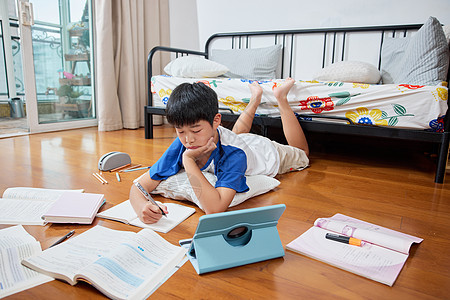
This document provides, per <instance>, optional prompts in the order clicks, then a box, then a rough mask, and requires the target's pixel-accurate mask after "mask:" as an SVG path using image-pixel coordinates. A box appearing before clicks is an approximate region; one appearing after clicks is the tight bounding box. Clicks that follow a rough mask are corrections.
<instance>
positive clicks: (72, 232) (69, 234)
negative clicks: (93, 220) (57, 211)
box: [49, 230, 75, 248]
mask: <svg viewBox="0 0 450 300" xmlns="http://www.w3.org/2000/svg"><path fill="white" fill-rule="evenodd" d="M74 233H75V230H71V231H70V232H69V233H68V234H66V235H65V236H63V237H62V238H60V239H59V240H57V241H56V242H55V243H54V244H53V245H51V246H50V247H49V248H51V247H53V246H56V245H58V244H61V243H62V242H64V241H65V240H67V239H68V238H70V237H71V236H72V235H73V234H74Z"/></svg>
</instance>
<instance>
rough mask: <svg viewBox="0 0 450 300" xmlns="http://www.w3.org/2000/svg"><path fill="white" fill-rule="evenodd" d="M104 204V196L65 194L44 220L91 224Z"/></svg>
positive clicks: (45, 215)
mask: <svg viewBox="0 0 450 300" xmlns="http://www.w3.org/2000/svg"><path fill="white" fill-rule="evenodd" d="M104 203H105V198H104V195H103V194H91V193H75V192H65V193H63V194H62V195H61V196H60V197H59V198H58V200H57V201H56V202H55V203H54V204H53V205H52V206H51V207H50V209H49V210H48V211H47V212H46V213H45V214H44V215H43V218H44V221H45V222H50V223H78V224H91V223H92V221H93V220H94V218H95V215H96V214H97V212H98V210H99V208H100V207H101V206H102V205H103V204H104Z"/></svg>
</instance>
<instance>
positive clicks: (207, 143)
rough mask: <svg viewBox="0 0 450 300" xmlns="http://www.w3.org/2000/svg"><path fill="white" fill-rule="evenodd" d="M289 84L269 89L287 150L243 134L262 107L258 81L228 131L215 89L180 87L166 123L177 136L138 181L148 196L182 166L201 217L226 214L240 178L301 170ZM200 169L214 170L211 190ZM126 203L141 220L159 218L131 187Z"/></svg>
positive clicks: (303, 147) (302, 150)
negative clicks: (214, 182) (241, 111)
mask: <svg viewBox="0 0 450 300" xmlns="http://www.w3.org/2000/svg"><path fill="white" fill-rule="evenodd" d="M294 83H295V82H294V80H293V79H292V78H288V79H286V81H285V82H284V83H283V84H282V85H281V86H279V87H276V88H275V89H274V95H275V97H276V99H277V101H278V104H279V109H280V115H281V121H282V124H283V132H284V135H285V137H286V140H287V142H288V144H289V146H287V145H281V144H278V143H276V142H273V141H270V140H269V139H267V138H265V137H262V136H259V135H255V134H250V133H248V132H249V131H250V128H251V125H252V122H253V117H254V115H255V112H256V108H257V107H258V105H259V104H260V103H261V97H262V88H261V87H260V86H259V84H258V83H257V82H253V83H252V84H250V85H249V87H250V91H251V98H250V102H249V104H248V105H247V107H246V108H245V110H244V112H243V113H242V114H241V115H240V116H239V118H238V120H237V121H236V123H235V125H234V126H233V130H232V131H230V130H228V129H226V128H224V127H222V126H220V123H221V115H220V114H219V113H218V101H217V94H216V93H215V92H214V90H212V89H211V88H209V87H207V86H206V85H204V84H202V83H193V84H188V83H184V84H181V85H179V86H178V87H176V88H175V89H174V90H173V92H172V94H171V96H170V99H169V102H168V103H167V107H166V117H167V120H168V122H169V123H170V124H172V125H174V126H175V130H176V133H177V136H178V138H177V139H176V140H175V141H174V142H173V143H172V145H171V146H170V147H169V148H168V149H167V150H166V152H165V153H164V154H163V156H162V157H161V158H160V159H159V160H158V161H157V162H156V164H155V165H153V166H152V167H151V169H150V171H149V172H148V173H146V174H145V175H144V176H142V177H141V178H140V179H139V183H140V184H141V185H142V186H143V187H144V188H145V189H146V190H147V191H148V192H151V191H153V190H154V189H155V188H156V187H157V186H158V184H159V182H160V181H161V180H164V179H166V178H167V177H169V176H172V175H175V174H176V173H178V171H179V170H180V169H181V168H184V169H185V171H186V173H187V175H188V178H189V181H190V184H191V186H192V188H193V190H194V192H195V195H196V196H197V198H198V200H199V201H200V203H201V204H202V207H203V209H204V211H205V213H207V214H210V213H216V212H223V211H225V210H226V209H227V208H228V206H229V205H230V203H231V201H232V200H233V198H234V195H235V194H236V193H241V192H246V191H248V186H247V184H246V180H245V175H256V174H264V175H268V176H272V177H273V176H275V175H277V174H282V173H286V172H289V171H291V170H297V169H302V168H304V167H306V166H307V165H308V163H309V160H308V152H309V150H308V143H307V141H306V138H305V135H304V133H303V130H302V128H301V126H300V123H299V122H298V120H297V118H296V116H295V115H294V113H293V111H292V109H291V107H290V106H289V103H288V101H287V95H288V93H289V90H290V89H291V88H292V86H293V85H294ZM202 171H210V172H214V174H215V175H216V177H217V182H216V186H215V187H214V186H212V185H211V184H210V183H209V182H208V180H206V178H205V177H204V176H203V174H202ZM130 201H131V204H132V206H133V208H134V210H135V211H136V213H137V215H138V216H139V218H140V219H141V220H142V221H143V222H145V223H154V222H157V221H158V220H159V219H160V218H161V216H162V214H161V211H160V209H159V207H157V206H155V205H153V204H152V203H151V202H150V201H147V199H145V198H144V197H143V196H142V194H141V193H140V192H139V190H138V189H137V188H136V187H135V186H134V185H132V186H131V189H130ZM161 208H162V210H163V211H164V212H165V213H168V211H167V208H166V207H165V206H163V205H161Z"/></svg>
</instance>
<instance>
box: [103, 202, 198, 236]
mask: <svg viewBox="0 0 450 300" xmlns="http://www.w3.org/2000/svg"><path fill="white" fill-rule="evenodd" d="M164 205H166V206H167V210H168V211H169V213H168V214H167V217H164V216H163V217H162V218H161V219H160V220H159V221H158V222H156V223H154V224H146V223H144V222H142V221H141V220H139V218H138V216H137V215H136V212H135V211H134V209H133V207H132V206H131V202H130V200H127V201H124V202H122V203H120V204H118V205H115V206H113V207H111V208H110V209H107V210H105V211H103V212H101V213H98V214H97V216H98V217H102V218H106V219H111V220H117V221H121V222H125V223H128V224H130V225H134V226H137V227H142V228H150V229H153V230H155V231H158V232H163V233H167V232H169V231H170V230H171V229H173V228H174V227H175V226H177V225H178V224H180V223H181V222H183V221H184V220H185V219H186V218H188V217H189V216H190V215H192V214H193V213H194V212H195V208H193V207H188V206H184V205H180V204H176V203H164Z"/></svg>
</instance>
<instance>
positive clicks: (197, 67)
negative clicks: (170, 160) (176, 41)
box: [145, 17, 450, 183]
mask: <svg viewBox="0 0 450 300" xmlns="http://www.w3.org/2000/svg"><path fill="white" fill-rule="evenodd" d="M439 27H441V28H439ZM436 32H437V33H436ZM443 32H444V31H443V30H442V25H441V24H440V23H439V22H438V21H437V20H436V19H435V18H432V17H430V19H429V20H427V22H426V23H425V24H409V25H392V26H371V27H350V28H324V29H301V30H277V31H257V32H240V33H219V34H214V35H213V36H211V37H210V38H209V39H208V40H207V42H206V45H205V51H204V52H201V51H192V50H185V49H177V48H170V47H160V46H158V47H155V48H153V49H152V50H151V51H150V53H149V56H148V80H149V82H148V84H149V92H148V104H147V106H146V107H145V138H153V115H164V113H165V109H164V107H165V104H166V103H167V100H168V97H169V96H170V93H171V91H172V90H173V88H174V87H176V86H177V85H178V84H180V83H182V82H199V81H201V82H203V83H205V84H207V85H209V86H210V87H211V88H213V89H214V90H215V91H216V93H217V94H218V98H219V99H218V100H219V107H220V108H221V113H222V116H223V117H222V119H223V120H224V121H229V122H233V121H235V120H236V119H237V117H238V116H239V114H240V113H241V112H242V111H243V110H244V109H245V106H246V104H247V103H248V100H249V97H250V92H249V89H248V84H249V82H252V81H254V80H257V81H258V82H259V83H260V84H261V86H262V87H263V90H264V92H263V100H262V104H261V105H260V107H259V108H258V110H257V115H256V117H255V120H254V123H255V124H257V125H259V126H261V128H263V132H262V134H266V133H267V129H268V128H270V127H278V128H280V127H281V120H280V118H279V114H278V109H277V103H276V100H275V99H274V97H273V96H272V95H271V94H272V93H271V90H272V89H273V88H274V87H275V86H277V85H280V84H282V83H283V81H284V78H287V77H292V78H294V79H295V81H296V83H295V85H294V87H293V88H292V90H291V92H290V93H289V97H288V100H289V103H290V104H291V107H292V108H293V110H294V112H295V113H296V114H297V116H298V119H299V122H300V123H301V125H302V128H303V129H304V130H305V132H306V134H308V132H320V133H327V134H334V135H340V134H341V135H356V136H363V137H371V138H389V139H396V140H405V141H406V140H409V141H414V142H422V143H432V144H435V145H436V147H437V149H438V158H437V166H436V173H435V182H437V183H442V182H443V180H444V175H445V169H446V163H447V160H448V152H449V134H450V133H449V131H450V125H449V123H450V121H449V116H448V115H449V112H448V87H447V81H448V77H449V74H448V65H449V46H448V41H447V40H446V39H445V35H444V37H442V36H441V34H443ZM159 52H169V53H172V54H173V55H174V59H173V60H172V61H171V62H170V63H169V64H168V65H167V66H166V68H165V71H166V73H168V74H170V76H169V75H167V74H161V75H154V74H152V60H153V59H154V57H155V54H156V53H159ZM305 53H306V54H305ZM311 71H314V74H313V75H311V74H307V72H309V73H312V72H311ZM380 82H382V84H380Z"/></svg>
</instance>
